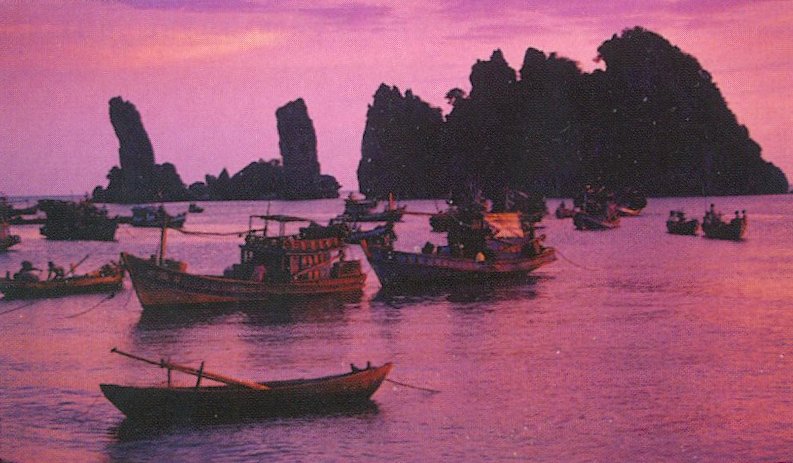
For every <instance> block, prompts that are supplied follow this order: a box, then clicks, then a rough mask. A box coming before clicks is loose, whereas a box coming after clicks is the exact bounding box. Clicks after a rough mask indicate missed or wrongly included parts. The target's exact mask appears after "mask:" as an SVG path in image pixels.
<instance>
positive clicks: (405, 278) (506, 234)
mask: <svg viewBox="0 0 793 463" xmlns="http://www.w3.org/2000/svg"><path fill="white" fill-rule="evenodd" d="M523 228H524V225H523V223H522V222H521V217H520V214H519V213H516V212H508V213H482V214H481V215H480V217H479V218H478V219H474V220H472V221H471V223H467V224H462V225H458V227H456V228H452V229H451V230H449V237H448V241H449V244H448V245H447V246H439V247H435V246H434V245H432V244H431V243H427V245H425V248H424V249H423V250H422V252H420V253H418V252H413V253H411V252H402V251H396V250H394V249H393V246H392V245H391V244H390V243H385V244H381V245H370V243H369V242H368V241H367V240H363V241H361V247H362V248H363V249H364V252H365V254H366V258H367V259H368V260H369V264H370V265H371V266H372V269H373V270H374V271H375V273H376V274H377V277H378V278H379V279H380V283H381V285H382V286H383V287H400V286H404V287H410V286H425V285H451V284H460V283H464V282H474V281H495V280H500V279H508V278H515V277H519V276H524V275H526V274H528V273H529V272H531V271H533V270H536V269H537V268H539V267H541V266H543V265H545V264H548V263H551V262H553V261H554V260H556V253H555V250H554V249H553V248H551V247H544V246H542V245H541V241H542V239H543V238H544V237H539V238H535V237H534V236H533V229H532V230H531V231H530V232H529V233H528V234H527V233H526V232H524V230H523Z"/></svg>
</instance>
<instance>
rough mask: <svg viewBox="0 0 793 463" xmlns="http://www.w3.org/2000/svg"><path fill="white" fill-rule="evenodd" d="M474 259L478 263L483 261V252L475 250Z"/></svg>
mask: <svg viewBox="0 0 793 463" xmlns="http://www.w3.org/2000/svg"><path fill="white" fill-rule="evenodd" d="M474 260H476V261H477V262H479V263H482V262H484V261H485V253H484V252H482V251H479V252H477V253H476V256H475V257H474Z"/></svg>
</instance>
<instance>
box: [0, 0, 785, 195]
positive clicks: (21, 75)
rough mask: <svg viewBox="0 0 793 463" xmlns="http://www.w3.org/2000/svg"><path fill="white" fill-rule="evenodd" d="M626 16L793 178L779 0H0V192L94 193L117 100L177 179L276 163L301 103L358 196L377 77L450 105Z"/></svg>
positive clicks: (110, 160) (583, 42)
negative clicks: (478, 70) (530, 53)
mask: <svg viewBox="0 0 793 463" xmlns="http://www.w3.org/2000/svg"><path fill="white" fill-rule="evenodd" d="M636 25H640V26H643V27H645V28H648V29H650V30H652V31H654V32H657V33H659V34H661V35H663V36H664V37H666V38H667V39H669V40H670V41H671V42H672V43H673V44H675V45H677V46H679V47H680V48H681V49H682V50H683V51H684V52H687V53H690V54H692V55H694V56H695V57H696V58H697V59H698V60H699V62H700V63H701V64H702V65H703V67H705V69H707V70H708V71H710V73H711V74H712V75H713V79H714V81H715V82H716V83H717V85H718V86H719V87H720V88H721V90H722V93H723V94H724V96H725V98H726V99H727V102H728V104H729V106H730V108H731V109H732V110H733V112H734V113H735V114H736V115H737V117H738V120H739V121H740V122H741V123H743V124H745V125H746V126H747V127H748V128H749V131H750V134H751V136H752V137H753V138H754V139H755V140H756V141H757V142H758V143H760V145H761V146H762V148H763V157H764V158H765V159H766V160H769V161H771V162H774V163H775V164H777V165H778V166H779V167H781V168H782V169H783V170H784V171H785V173H787V174H788V175H790V176H793V158H791V156H789V155H788V153H789V150H790V148H789V147H790V146H791V145H792V144H793V136H791V127H793V111H791V110H790V106H791V103H793V101H791V100H792V98H791V95H793V1H790V0H765V1H761V0H753V1H748V0H747V1H737V0H652V1H650V0H617V1H602V2H601V1H595V0H586V1H582V0H566V1H558V2H553V1H540V0H500V1H494V2H489V1H477V0H462V1H451V0H422V1H417V0H405V1H393V2H387V1H379V0H376V1H368V0H366V1H326V2H318V1H298V0H277V1H276V0H272V1H270V0H259V1H256V0H251V1H244V0H172V1H166V0H143V1H133V0H121V1H110V0H104V1H68V0H66V1H63V0H58V1H49V0H45V1H37V2H17V1H8V2H2V3H0V49H1V50H2V52H0V76H2V81H1V82H0V84H2V87H3V91H2V92H0V127H1V128H2V136H0V192H2V193H5V194H9V195H22V194H69V193H74V194H81V193H84V192H88V191H91V190H92V189H93V187H94V186H95V185H97V184H101V185H106V184H107V181H106V179H105V175H106V174H107V171H108V170H109V169H110V167H111V166H113V165H116V164H118V141H117V139H116V137H115V135H114V133H113V128H112V126H111V125H110V121H109V117H108V106H107V102H108V100H109V99H110V98H111V97H114V96H117V95H121V96H122V97H123V98H124V99H125V100H129V101H131V102H132V103H134V104H135V106H136V107H137V108H138V111H140V113H141V116H142V118H143V123H144V126H145V127H146V130H147V131H148V133H149V136H150V138H151V140H152V143H153V145H154V150H155V157H156V160H157V162H158V163H162V162H172V163H174V164H175V165H176V166H177V168H178V170H179V173H180V174H181V176H182V179H183V180H184V181H185V182H186V183H188V184H189V183H192V182H194V181H197V180H203V176H204V174H206V173H212V174H215V175H216V174H217V173H218V172H220V170H221V169H222V168H224V167H226V168H228V169H229V172H230V173H232V174H233V173H235V172H237V171H238V170H239V169H241V168H242V167H244V166H245V165H247V164H248V163H250V162H251V161H255V160H257V159H259V158H263V159H272V158H277V157H279V156H280V155H279V152H278V134H277V131H276V123H275V110H276V109H277V108H278V107H280V106H282V105H283V104H285V103H286V102H288V101H291V100H294V99H296V98H298V97H302V98H304V99H305V101H306V104H307V105H308V111H309V116H310V117H311V118H312V119H313V121H314V126H315V128H316V130H317V139H318V151H319V160H320V164H321V166H322V170H323V172H324V173H329V174H331V175H334V176H336V177H337V179H338V180H339V181H340V182H341V183H342V185H343V187H344V188H345V189H354V188H357V180H356V175H355V170H356V168H357V163H358V160H359V159H360V145H361V136H362V133H363V128H364V123H365V116H366V109H367V105H368V104H369V103H371V101H372V95H373V94H374V92H375V90H376V89H377V87H378V85H379V84H380V83H382V82H384V83H386V84H388V85H397V86H398V87H399V88H400V89H401V90H403V91H404V90H405V89H407V88H410V89H412V90H413V92H414V93H415V94H417V95H418V96H420V97H421V98H423V99H424V100H426V101H429V102H430V103H432V104H433V105H436V106H440V107H442V108H443V109H444V111H448V109H449V108H448V106H447V105H446V103H445V99H444V98H443V97H444V95H445V94H446V92H447V91H448V90H449V89H451V88H453V87H461V88H463V89H465V90H469V89H470V84H469V82H468V75H469V73H470V69H471V65H472V64H473V63H474V62H475V61H476V60H477V59H487V58H489V56H490V54H491V52H492V51H493V49H495V48H501V49H502V50H503V51H504V54H505V56H506V58H507V60H508V61H509V63H510V65H511V66H512V67H513V68H516V69H517V68H520V66H521V64H522V63H521V61H522V58H523V53H524V52H525V50H526V48H527V47H535V48H538V49H541V50H543V51H545V52H552V51H555V52H557V53H558V54H559V55H561V56H565V57H567V58H571V59H573V60H576V61H578V62H579V63H580V65H581V67H582V68H583V69H584V70H586V71H590V70H592V69H593V67H594V66H597V65H596V64H595V63H594V62H593V61H592V59H593V58H594V57H595V55H596V54H597V52H596V49H597V47H598V46H599V45H600V44H601V43H602V42H603V41H604V40H606V39H608V38H610V37H611V36H612V35H613V34H615V33H619V32H620V31H621V30H622V29H624V28H628V27H633V26H636ZM791 180H793V177H792V178H791Z"/></svg>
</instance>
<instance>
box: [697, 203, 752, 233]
mask: <svg viewBox="0 0 793 463" xmlns="http://www.w3.org/2000/svg"><path fill="white" fill-rule="evenodd" d="M748 226H749V222H748V220H747V218H746V211H743V215H739V214H738V211H735V218H733V219H732V220H730V221H729V222H725V221H724V220H722V217H721V214H719V213H715V212H713V210H712V206H711V211H708V212H707V213H706V214H705V218H704V219H703V220H702V231H703V233H705V236H706V237H708V238H714V239H719V240H732V241H740V240H742V239H743V238H744V237H745V236H746V230H747V228H748Z"/></svg>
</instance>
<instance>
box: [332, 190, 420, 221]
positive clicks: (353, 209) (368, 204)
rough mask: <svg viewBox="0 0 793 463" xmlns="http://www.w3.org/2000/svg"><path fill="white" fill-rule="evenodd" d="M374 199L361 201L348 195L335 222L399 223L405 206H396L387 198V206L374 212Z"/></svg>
mask: <svg viewBox="0 0 793 463" xmlns="http://www.w3.org/2000/svg"><path fill="white" fill-rule="evenodd" d="M377 204H378V201H377V200H376V199H361V198H357V197H355V196H354V195H352V194H350V196H348V197H347V198H345V200H344V212H343V213H341V214H340V215H338V216H337V217H336V218H335V219H333V220H334V221H335V222H399V221H401V220H402V216H403V215H404V214H405V210H406V209H407V206H397V205H396V203H395V201H394V198H393V196H389V199H388V204H387V205H386V206H385V208H384V209H383V210H382V211H381V212H375V211H374V209H375V208H376V207H377Z"/></svg>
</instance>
